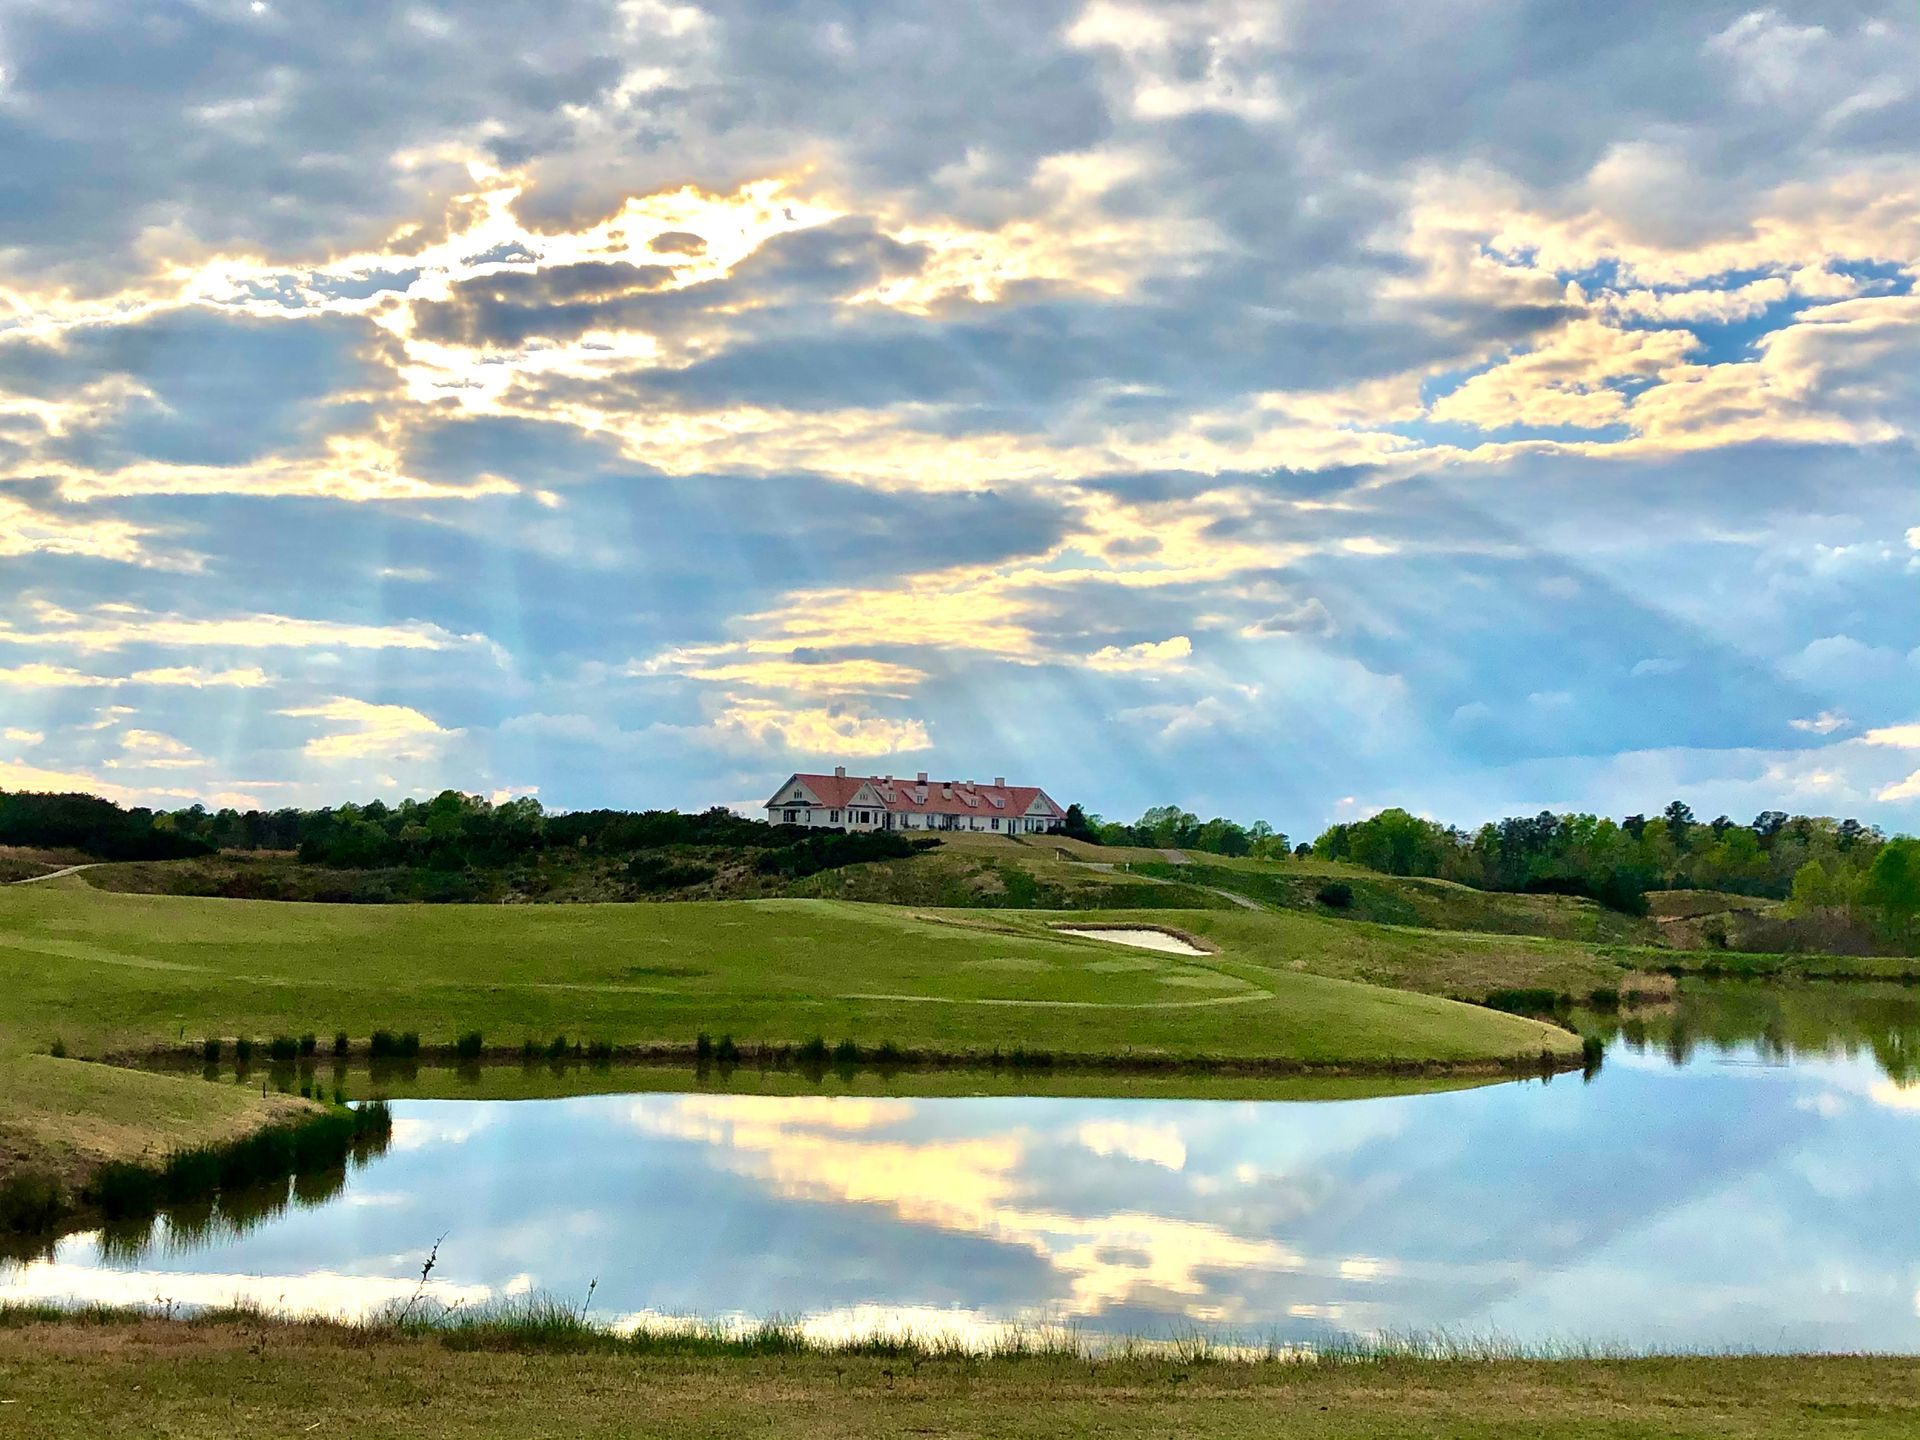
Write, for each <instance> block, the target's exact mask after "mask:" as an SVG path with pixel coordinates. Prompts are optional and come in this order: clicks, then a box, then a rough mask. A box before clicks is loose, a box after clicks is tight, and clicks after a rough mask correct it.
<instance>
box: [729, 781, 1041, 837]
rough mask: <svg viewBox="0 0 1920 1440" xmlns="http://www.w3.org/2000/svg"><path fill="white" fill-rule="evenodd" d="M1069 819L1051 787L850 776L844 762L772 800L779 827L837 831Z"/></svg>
mask: <svg viewBox="0 0 1920 1440" xmlns="http://www.w3.org/2000/svg"><path fill="white" fill-rule="evenodd" d="M1066 818H1067V812H1066V811H1065V810H1064V809H1062V808H1061V807H1060V806H1058V805H1056V804H1054V802H1053V800H1052V798H1051V797H1050V796H1049V795H1048V794H1047V792H1046V791H1044V790H1042V789H1039V788H1038V787H1037V786H1033V785H1009V784H1007V782H1006V779H1005V777H1004V776H995V777H994V781H993V784H991V785H976V784H974V783H973V781H971V780H929V779H927V774H926V771H924V770H923V771H921V772H920V774H919V775H918V776H916V777H915V778H914V779H912V780H900V779H895V778H894V777H893V776H891V775H865V776H862V775H849V774H847V767H846V766H844V765H837V766H835V767H834V771H833V774H831V775H793V776H790V777H789V778H788V779H787V782H786V783H785V784H784V785H782V786H781V787H780V788H779V789H778V790H776V791H774V793H773V798H772V799H771V800H769V801H767V819H768V820H770V821H772V822H773V823H774V824H775V825H818V826H822V827H824V828H826V829H829V830H978V831H983V832H985V833H986V834H989V835H992V834H996V833H997V834H1001V835H1040V834H1044V833H1045V832H1046V831H1048V830H1051V829H1053V828H1054V826H1056V825H1058V824H1059V823H1060V822H1061V821H1063V820H1065V819H1066Z"/></svg>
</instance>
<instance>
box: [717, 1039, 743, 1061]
mask: <svg viewBox="0 0 1920 1440" xmlns="http://www.w3.org/2000/svg"><path fill="white" fill-rule="evenodd" d="M713 1058H714V1059H715V1060H717V1061H719V1062H720V1063H721V1064H722V1065H738V1064H739V1063H740V1047H739V1046H738V1045H736V1044H734V1043H733V1036H731V1035H722V1036H721V1037H720V1043H719V1044H718V1045H716V1046H714V1047H713Z"/></svg>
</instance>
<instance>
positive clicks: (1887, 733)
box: [1860, 724, 1920, 750]
mask: <svg viewBox="0 0 1920 1440" xmlns="http://www.w3.org/2000/svg"><path fill="white" fill-rule="evenodd" d="M1860 738H1861V739H1862V740H1864V741H1865V742H1866V743H1867V744H1869V745H1892V746H1895V747H1897V748H1899V749H1902V750H1920V724H1913V725H1884V726H1881V727H1880V728H1879V729H1877V730H1869V731H1867V733H1866V734H1864V735H1862V736H1861V737H1860Z"/></svg>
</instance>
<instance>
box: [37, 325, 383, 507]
mask: <svg viewBox="0 0 1920 1440" xmlns="http://www.w3.org/2000/svg"><path fill="white" fill-rule="evenodd" d="M388 343H389V342H388V341H387V340H386V337H384V336H383V335H382V334H381V333H380V332H379V331H377V330H376V329H374V328H373V326H371V325H370V324H369V323H368V322H366V321H364V320H359V319H354V318H351V317H343V316H329V317H324V318H318V319H304V320H261V319H254V318H251V317H247V316H237V315H221V314H215V313H211V312H206V311H195V310H180V311H167V312H162V313H160V314H157V315H154V316H152V317H149V318H147V319H143V320H139V321H135V322H132V323H129V324H125V325H89V326H82V327H79V328H76V329H73V330H70V331H68V332H66V334H65V335H64V337H63V338H62V339H61V341H59V342H58V343H47V342H14V343H12V344H6V343H0V383H3V384H5V385H6V386H7V387H8V388H12V389H15V390H18V391H21V392H24V393H26V394H31V395H36V396H40V397H43V398H48V399H57V398H64V397H67V396H69V395H71V394H72V393H74V392H75V391H77V390H79V389H80V388H82V387H84V386H87V385H89V384H93V383H96V382H99V381H103V380H111V379H118V380H124V381H128V382H132V384H134V385H135V386H137V387H138V391H137V393H134V394H132V395H130V396H129V397H128V398H126V399H124V400H122V401H120V402H119V403H117V404H114V405H111V406H108V407H106V411H105V414H104V416H103V417H102V418H98V419H94V418H91V417H90V418H88V419H86V420H82V421H77V422H75V423H74V424H73V426H72V428H70V429H69V430H68V431H67V433H65V434H64V435H63V436H61V437H60V438H59V439H58V440H57V441H55V442H54V443H53V448H52V452H51V453H53V454H55V455H58V456H59V457H61V458H64V459H68V460H72V461H74V462H76V463H78V464H82V465H86V466H90V467H98V468H105V469H111V468H115V467H117V466H119V465H122V464H126V463H128V462H130V461H135V460H161V461H171V462H175V463H179V464H193V465H235V464H240V463H243V462H245V461H248V460H253V459H258V458H260V457H261V456H263V455H266V454H269V453H272V452H275V451H279V450H284V449H288V448H292V447H296V446H300V445H303V444H308V443H311V442H312V441H314V440H315V439H317V438H318V437H319V436H320V435H322V434H324V433H326V432H327V431H329V430H330V429H337V428H345V427H348V426H351V425H354V424H356V423H358V422H360V421H362V420H364V418H365V414H364V412H363V411H362V410H361V409H360V408H359V407H357V406H355V405H352V404H349V403H347V402H346V400H345V399H344V398H343V397H345V396H348V395H351V394H353V393H354V392H357V391H361V390H365V389H374V390H386V389H388V388H390V387H391V385H392V383H393V381H392V372H391V370H390V369H389V368H388V367H387V366H386V365H385V364H384V363H382V361H381V359H380V352H381V351H382V350H383V349H385V348H386V346H387V344H388Z"/></svg>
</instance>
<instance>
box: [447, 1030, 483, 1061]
mask: <svg viewBox="0 0 1920 1440" xmlns="http://www.w3.org/2000/svg"><path fill="white" fill-rule="evenodd" d="M482 1048H483V1041H482V1040H481V1037H480V1032H479V1031H478V1030H469V1031H468V1032H467V1033H466V1034H464V1035H462V1036H461V1037H460V1038H459V1039H458V1040H456V1041H454V1042H453V1053H454V1054H456V1055H458V1056H459V1057H460V1058H461V1059H462V1060H478V1059H479V1058H480V1051H481V1049H482Z"/></svg>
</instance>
